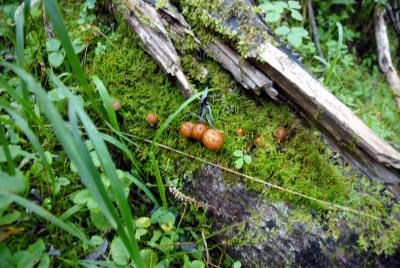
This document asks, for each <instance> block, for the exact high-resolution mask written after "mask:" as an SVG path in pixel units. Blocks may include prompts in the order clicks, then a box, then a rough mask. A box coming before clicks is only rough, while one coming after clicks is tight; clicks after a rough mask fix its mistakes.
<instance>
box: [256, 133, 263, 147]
mask: <svg viewBox="0 0 400 268" xmlns="http://www.w3.org/2000/svg"><path fill="white" fill-rule="evenodd" d="M254 143H255V144H256V146H261V145H262V144H263V143H264V137H263V136H261V135H259V136H257V137H256V138H255V139H254Z"/></svg>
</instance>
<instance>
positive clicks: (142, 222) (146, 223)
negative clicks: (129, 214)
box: [135, 217, 151, 229]
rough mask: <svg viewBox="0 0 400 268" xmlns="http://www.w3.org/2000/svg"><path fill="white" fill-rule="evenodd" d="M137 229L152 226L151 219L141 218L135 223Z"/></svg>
mask: <svg viewBox="0 0 400 268" xmlns="http://www.w3.org/2000/svg"><path fill="white" fill-rule="evenodd" d="M135 224H136V227H137V228H144V229H146V228H148V227H149V226H150V224H151V219H150V218H149V217H141V218H139V219H137V220H136V221H135Z"/></svg>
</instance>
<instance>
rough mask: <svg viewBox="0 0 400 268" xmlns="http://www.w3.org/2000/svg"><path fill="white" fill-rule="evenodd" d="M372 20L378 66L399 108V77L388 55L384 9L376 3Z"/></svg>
mask: <svg viewBox="0 0 400 268" xmlns="http://www.w3.org/2000/svg"><path fill="white" fill-rule="evenodd" d="M374 20H375V39H376V46H377V49H378V63H379V68H380V69H381V71H382V72H383V73H384V74H385V75H386V80H387V81H388V84H389V85H390V87H391V89H392V91H393V94H394V97H395V99H396V103H397V107H398V108H399V110H400V78H399V76H398V74H397V70H396V68H395V67H394V65H393V62H392V56H391V55H390V47H389V38H388V33H387V26H386V22H385V16H384V11H380V10H379V7H378V5H376V6H375V11H374Z"/></svg>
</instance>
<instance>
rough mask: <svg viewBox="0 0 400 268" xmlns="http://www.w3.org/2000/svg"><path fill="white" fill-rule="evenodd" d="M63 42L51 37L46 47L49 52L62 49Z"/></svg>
mask: <svg viewBox="0 0 400 268" xmlns="http://www.w3.org/2000/svg"><path fill="white" fill-rule="evenodd" d="M60 46H61V42H60V40H58V39H55V38H51V39H49V40H47V42H46V49H47V51H48V52H56V51H58V50H59V49H60Z"/></svg>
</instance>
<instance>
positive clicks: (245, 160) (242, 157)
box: [233, 150, 253, 169]
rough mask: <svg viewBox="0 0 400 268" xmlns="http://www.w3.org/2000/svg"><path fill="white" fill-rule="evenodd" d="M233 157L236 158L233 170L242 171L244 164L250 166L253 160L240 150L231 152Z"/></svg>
mask: <svg viewBox="0 0 400 268" xmlns="http://www.w3.org/2000/svg"><path fill="white" fill-rule="evenodd" d="M233 156H234V157H236V160H235V168H236V169H242V168H243V165H244V164H247V165H248V164H250V163H251V162H252V161H253V159H252V158H251V156H250V155H248V154H245V153H244V152H243V151H242V150H236V151H234V152H233Z"/></svg>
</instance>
